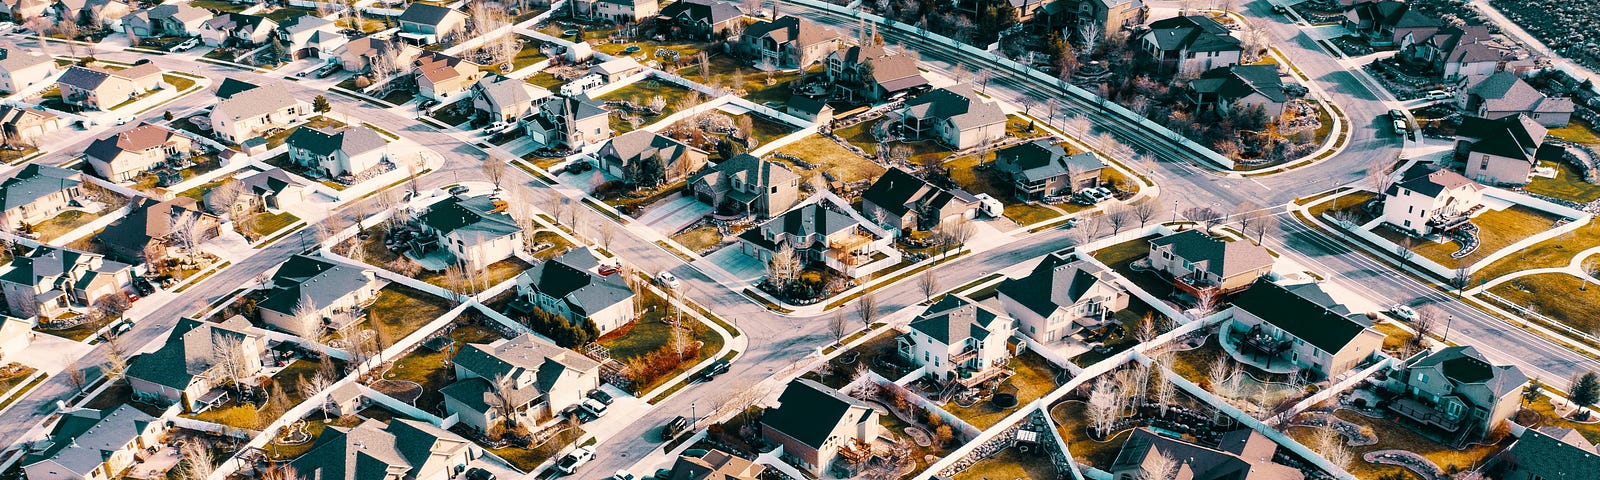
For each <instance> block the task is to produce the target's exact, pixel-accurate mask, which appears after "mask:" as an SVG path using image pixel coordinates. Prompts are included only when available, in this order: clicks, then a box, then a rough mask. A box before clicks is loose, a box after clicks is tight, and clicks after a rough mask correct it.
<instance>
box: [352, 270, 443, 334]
mask: <svg viewBox="0 0 1600 480" xmlns="http://www.w3.org/2000/svg"><path fill="white" fill-rule="evenodd" d="M449 310H450V302H449V301H448V300H445V299H443V298H439V297H436V296H434V295H433V294H430V293H427V292H423V291H420V290H417V289H414V288H411V287H407V286H405V285H400V284H397V283H391V284H389V285H386V286H384V287H383V289H382V290H379V291H378V298H376V299H374V300H373V301H372V305H368V306H367V317H368V318H369V319H370V320H371V321H372V324H373V325H375V326H377V327H378V329H379V330H381V331H382V334H383V337H381V338H385V339H388V341H389V342H398V341H400V339H402V338H405V336H406V335H410V334H411V332H415V331H417V329H418V328H422V326H423V325H426V324H428V322H431V321H433V320H434V319H437V318H439V316H440V315H444V313H445V312H446V311H449ZM383 346H385V347H387V346H388V345H383Z"/></svg>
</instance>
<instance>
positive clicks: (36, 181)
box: [0, 163, 83, 210]
mask: <svg viewBox="0 0 1600 480" xmlns="http://www.w3.org/2000/svg"><path fill="white" fill-rule="evenodd" d="M81 178H83V177H82V176H81V174H79V173H78V172H75V171H72V170H67V169H65V168H61V167H52V166H49V165H40V164H37V163H30V164H28V166H25V167H22V170H19V171H18V172H17V174H16V175H15V176H12V177H11V178H7V179H5V181H3V182H0V210H11V209H13V208H17V207H21V206H23V205H27V204H30V203H33V202H34V201H35V200H38V199H40V198H42V197H44V196H46V195H50V194H53V193H56V192H59V191H62V190H66V189H68V188H72V187H76V186H78V185H79V184H82V183H83V182H82V181H80V180H79V179H81Z"/></svg>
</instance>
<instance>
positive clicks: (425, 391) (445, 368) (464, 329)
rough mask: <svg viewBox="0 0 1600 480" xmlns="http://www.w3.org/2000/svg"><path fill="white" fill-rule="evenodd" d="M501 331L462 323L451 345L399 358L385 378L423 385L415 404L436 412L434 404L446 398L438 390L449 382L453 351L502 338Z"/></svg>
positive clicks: (414, 351) (416, 351)
mask: <svg viewBox="0 0 1600 480" xmlns="http://www.w3.org/2000/svg"><path fill="white" fill-rule="evenodd" d="M500 338H501V336H500V333H499V332H496V331H494V330H492V329H489V328H486V327H482V326H477V325H460V326H457V327H456V328H455V329H454V330H452V331H451V332H450V339H451V340H452V343H451V347H450V348H444V349H440V350H429V349H427V348H423V347H417V348H416V349H415V350H412V351H411V353H408V354H406V355H405V356H402V357H400V358H399V359H398V360H395V361H394V362H393V363H392V364H390V365H389V369H388V370H384V372H383V379H384V380H389V381H395V382H412V383H416V384H417V385H421V386H422V396H421V397H418V398H417V401H416V403H415V406H416V407H418V408H422V409H423V410H428V411H434V409H433V406H435V405H439V404H440V402H443V401H444V396H443V395H440V394H439V389H440V388H444V386H445V385H447V384H448V383H449V382H450V376H451V374H450V368H449V364H450V357H449V356H450V355H451V354H452V353H451V352H459V351H461V347H462V346H463V345H465V344H468V343H489V342H493V341H495V340H498V339H500Z"/></svg>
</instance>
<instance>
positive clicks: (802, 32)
mask: <svg viewBox="0 0 1600 480" xmlns="http://www.w3.org/2000/svg"><path fill="white" fill-rule="evenodd" d="M744 36H747V37H751V38H761V37H764V36H771V37H772V39H773V40H774V41H776V42H778V44H780V45H781V44H785V43H789V42H791V41H796V42H799V45H800V46H802V47H805V46H811V45H816V44H819V43H822V42H826V41H828V40H833V39H838V38H839V37H840V35H839V32H838V31H836V30H834V29H832V28H828V27H824V26H822V25H820V24H818V23H816V22H813V21H811V20H809V19H805V18H800V17H795V16H791V15H784V16H782V17H779V18H778V19H777V20H773V21H760V22H756V23H755V24H752V25H750V26H748V27H745V30H744Z"/></svg>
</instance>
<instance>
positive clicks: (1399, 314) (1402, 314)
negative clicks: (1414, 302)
mask: <svg viewBox="0 0 1600 480" xmlns="http://www.w3.org/2000/svg"><path fill="white" fill-rule="evenodd" d="M1389 315H1390V316H1393V317H1394V318H1398V319H1401V320H1404V321H1407V322H1414V321H1416V320H1417V311H1416V310H1412V309H1411V307H1407V306H1405V305H1401V304H1395V306H1393V307H1389Z"/></svg>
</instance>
